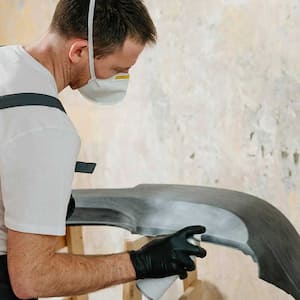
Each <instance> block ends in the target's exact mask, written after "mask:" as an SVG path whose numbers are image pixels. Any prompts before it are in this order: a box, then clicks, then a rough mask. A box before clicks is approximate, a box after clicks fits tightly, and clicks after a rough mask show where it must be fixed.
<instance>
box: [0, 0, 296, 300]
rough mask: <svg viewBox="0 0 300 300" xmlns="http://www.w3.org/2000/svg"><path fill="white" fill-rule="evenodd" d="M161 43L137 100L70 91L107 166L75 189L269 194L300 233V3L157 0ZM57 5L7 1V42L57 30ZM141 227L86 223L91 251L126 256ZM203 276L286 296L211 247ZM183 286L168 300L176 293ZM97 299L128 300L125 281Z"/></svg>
mask: <svg viewBox="0 0 300 300" xmlns="http://www.w3.org/2000/svg"><path fill="white" fill-rule="evenodd" d="M145 2H146V4H147V5H148V7H149V9H150V11H151V13H152V16H153V18H154V20H155V23H156V24H157V27H158V32H159V43H158V45H157V47H155V48H153V49H147V50H146V51H145V53H144V54H143V55H142V57H141V59H140V61H139V62H138V63H137V65H136V67H135V68H134V69H133V70H132V81H131V84H130V88H129V92H128V96H127V98H126V100H125V101H124V102H123V103H122V104H120V105H117V106H115V107H95V106H94V105H92V104H91V103H89V102H87V101H85V100H84V99H82V98H80V97H79V96H78V94H77V93H76V92H72V91H69V90H66V91H65V92H64V93H63V95H62V98H63V99H64V103H65V106H66V108H67V110H68V112H69V115H70V116H71V118H72V119H73V121H74V123H75V126H76V127H77V128H78V131H79V133H80V135H81V137H82V151H81V154H80V159H83V160H85V159H86V160H91V161H97V162H98V168H97V171H96V173H95V175H94V176H87V175H76V176H75V180H74V187H76V188H95V187H99V188H101V187H130V186H134V185H136V184H139V183H174V184H175V183H176V184H177V183H179V184H196V185H209V186H216V187H225V188H231V189H235V190H240V191H244V192H248V193H251V194H254V195H256V196H259V197H262V198H264V199H266V200H268V201H269V202H271V203H272V204H273V205H275V206H276V207H277V208H279V209H280V210H281V211H282V212H283V213H284V214H285V215H286V216H287V217H288V218H289V219H290V220H291V222H292V223H293V224H294V225H295V226H296V228H297V230H298V231H300V212H299V211H300V199H299V189H300V186H299V182H300V161H299V154H300V140H299V135H300V122H299V117H300V59H299V53H300V39H299V36H300V19H299V15H300V4H299V1H297V0H266V1H261V0H226V1H225V0H223V1H221V0H209V1H208V0H207V1H203V0H202V1H195V0H185V1H182V0H163V1H158V0H147V1H145ZM55 3H56V1H54V0H53V1H51V0H43V1H40V0H25V1H21V0H0V43H1V44H5V43H27V42H30V41H32V40H33V39H35V38H37V37H39V36H40V35H41V33H42V32H43V31H44V30H46V28H47V24H48V21H49V18H50V16H51V14H52V11H53V9H54V7H55ZM128 236H129V234H128V233H127V232H125V231H124V230H118V229H109V228H106V229H99V228H98V229H96V228H93V229H91V228H87V229H86V230H85V241H86V252H87V253H104V252H105V253H107V252H114V251H121V250H122V245H123V240H124V238H126V237H128ZM205 246H206V247H207V249H208V257H207V259H205V261H201V262H199V277H201V278H203V279H207V280H209V281H211V282H213V283H214V284H215V285H216V286H217V287H218V289H219V290H220V291H221V292H222V293H223V294H224V296H225V297H226V299H229V300H235V299H245V300H253V299H256V300H276V299H277V300H284V299H290V297H288V296H287V295H286V294H285V293H284V292H282V291H281V290H279V289H277V288H275V287H274V286H271V285H268V284H267V283H265V282H263V281H261V280H258V278H257V267H256V265H255V264H254V263H253V262H252V261H251V259H250V258H249V257H246V256H244V255H243V254H241V253H239V252H238V251H234V250H230V249H226V248H222V247H219V246H212V245H205ZM177 291H180V287H179V285H178V286H177V287H175V288H174V289H173V291H170V292H169V294H168V295H167V296H166V297H165V300H167V299H175V297H176V296H175V295H174V294H175V293H176V292H177ZM90 299H103V300H104V299H107V300H109V299H121V289H120V287H115V288H113V289H108V290H105V291H102V292H99V293H97V294H94V295H91V297H90Z"/></svg>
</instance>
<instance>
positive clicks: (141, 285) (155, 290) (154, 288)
mask: <svg viewBox="0 0 300 300" xmlns="http://www.w3.org/2000/svg"><path fill="white" fill-rule="evenodd" d="M200 240H201V236H200V235H196V236H192V237H190V238H188V239H187V241H188V242H189V243H190V244H192V245H194V246H198V247H200ZM178 278H179V277H178V275H174V276H170V277H165V278H150V279H140V280H138V281H137V283H136V286H137V288H138V289H139V290H140V291H141V293H142V294H143V295H145V296H146V297H147V298H148V299H149V300H159V299H160V298H161V297H162V296H163V295H164V293H165V292H166V291H167V290H168V288H169V287H170V286H171V285H172V284H173V283H174V281H175V280H176V279H178Z"/></svg>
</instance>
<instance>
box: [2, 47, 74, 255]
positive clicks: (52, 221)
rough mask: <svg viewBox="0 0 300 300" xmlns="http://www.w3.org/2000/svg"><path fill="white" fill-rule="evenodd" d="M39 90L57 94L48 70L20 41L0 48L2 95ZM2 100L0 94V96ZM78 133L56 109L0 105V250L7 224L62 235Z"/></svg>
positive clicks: (11, 227) (68, 120)
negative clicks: (17, 44) (0, 106)
mask: <svg viewBox="0 0 300 300" xmlns="http://www.w3.org/2000/svg"><path fill="white" fill-rule="evenodd" d="M18 93H39V94H46V95H50V96H53V97H56V98H58V92H57V87H56V83H55V80H54V78H53V76H52V74H51V73H50V72H49V71H48V70H47V69H46V68H45V67H44V66H42V65H41V64H40V63H39V62H37V61H36V60H35V59H34V58H33V57H31V56H30V55H29V54H28V53H27V52H26V51H25V50H24V49H23V48H22V47H21V46H5V47H0V96H3V95H9V94H18ZM0 101H1V98H0ZM79 149H80V138H79V136H78V134H77V132H76V129H75V127H74V125H73V124H72V122H71V120H70V119H69V118H68V116H67V115H66V114H65V113H64V112H62V111H60V110H59V109H57V108H50V107H44V106H24V107H14V108H9V109H0V255H1V254H6V250H7V247H6V243H7V228H9V229H11V230H15V231H20V232H26V233H33V234H46V235H64V234H65V218H66V211H67V206H68V202H69V199H70V194H71V186H72V180H73V175H74V168H75V163H76V160H77V156H78V153H79Z"/></svg>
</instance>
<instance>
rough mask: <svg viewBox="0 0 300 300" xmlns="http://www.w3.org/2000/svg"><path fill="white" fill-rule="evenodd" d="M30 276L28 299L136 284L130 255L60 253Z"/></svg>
mask: <svg viewBox="0 0 300 300" xmlns="http://www.w3.org/2000/svg"><path fill="white" fill-rule="evenodd" d="M27 275H28V279H27V280H28V282H30V284H28V286H30V285H32V287H31V288H30V291H26V292H25V294H24V295H23V296H25V298H26V297H29V298H35V297H61V296H70V295H81V294H86V293H90V292H94V291H96V290H99V289H102V288H106V287H109V286H111V285H115V284H120V283H125V282H129V281H132V280H134V279H135V270H134V268H133V266H132V264H131V260H130V257H129V255H128V253H120V254H114V255H101V256H85V255H71V254H60V253H56V254H54V255H53V256H51V257H50V258H49V257H48V259H47V260H46V261H45V263H43V264H40V263H39V264H38V265H36V266H35V267H34V268H33V270H32V272H31V273H30V274H27ZM26 294H28V295H26ZM29 294H30V295H29Z"/></svg>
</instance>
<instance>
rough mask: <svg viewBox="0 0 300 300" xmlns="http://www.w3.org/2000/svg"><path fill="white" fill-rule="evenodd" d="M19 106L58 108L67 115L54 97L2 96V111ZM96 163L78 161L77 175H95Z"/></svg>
mask: <svg viewBox="0 0 300 300" xmlns="http://www.w3.org/2000/svg"><path fill="white" fill-rule="evenodd" d="M19 106H48V107H53V108H57V109H59V110H61V111H63V112H64V113H66V111H65V109H64V107H63V105H62V104H61V102H60V101H59V100H58V99H57V98H54V97H52V96H49V95H44V94H35V93H20V94H13V95H6V96H0V109H6V108H13V107H19ZM95 167H96V164H95V163H85V162H81V161H78V162H77V163H76V166H75V172H77V173H89V174H91V173H93V172H94V170H95Z"/></svg>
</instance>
